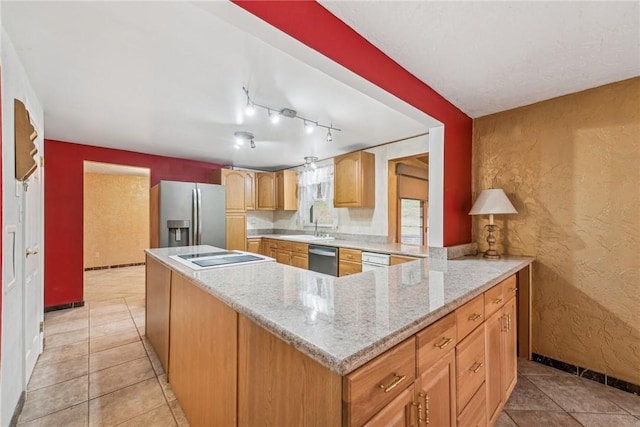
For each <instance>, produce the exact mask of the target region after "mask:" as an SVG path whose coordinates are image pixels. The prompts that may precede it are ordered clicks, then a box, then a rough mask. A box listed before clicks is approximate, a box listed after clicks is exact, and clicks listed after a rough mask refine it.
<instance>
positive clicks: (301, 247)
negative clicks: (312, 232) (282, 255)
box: [290, 242, 309, 256]
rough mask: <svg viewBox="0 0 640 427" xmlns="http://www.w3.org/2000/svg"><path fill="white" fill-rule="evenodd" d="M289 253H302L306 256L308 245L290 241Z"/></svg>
mask: <svg viewBox="0 0 640 427" xmlns="http://www.w3.org/2000/svg"><path fill="white" fill-rule="evenodd" d="M290 245H291V253H295V254H303V255H304V256H307V255H308V254H309V245H308V244H306V243H293V242H292V243H290Z"/></svg>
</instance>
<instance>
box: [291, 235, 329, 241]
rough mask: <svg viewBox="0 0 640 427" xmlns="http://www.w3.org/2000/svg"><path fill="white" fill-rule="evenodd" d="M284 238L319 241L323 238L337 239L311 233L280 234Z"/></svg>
mask: <svg viewBox="0 0 640 427" xmlns="http://www.w3.org/2000/svg"><path fill="white" fill-rule="evenodd" d="M279 237H281V238H283V239H290V240H300V241H301V242H317V241H321V240H335V239H336V238H335V237H332V236H313V235H311V234H285V235H283V236H279Z"/></svg>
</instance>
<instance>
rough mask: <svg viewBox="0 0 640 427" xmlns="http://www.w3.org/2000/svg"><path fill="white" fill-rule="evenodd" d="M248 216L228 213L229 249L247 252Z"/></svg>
mask: <svg viewBox="0 0 640 427" xmlns="http://www.w3.org/2000/svg"><path fill="white" fill-rule="evenodd" d="M246 244H247V214H245V213H227V249H228V250H233V249H237V250H240V251H244V250H246Z"/></svg>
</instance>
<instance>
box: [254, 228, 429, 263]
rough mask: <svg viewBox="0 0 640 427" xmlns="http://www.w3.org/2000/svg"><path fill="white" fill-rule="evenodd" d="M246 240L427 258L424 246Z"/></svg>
mask: <svg viewBox="0 0 640 427" xmlns="http://www.w3.org/2000/svg"><path fill="white" fill-rule="evenodd" d="M247 238H248V239H258V238H265V239H274V240H286V241H288V242H296V243H308V244H310V245H319V246H331V247H334V248H348V249H360V250H362V251H365V252H380V253H386V254H393V255H406V256H413V257H419V258H426V257H427V256H429V253H428V249H427V248H425V247H424V246H416V245H402V244H400V243H376V242H363V241H360V240H342V239H335V240H311V241H307V240H300V239H292V238H288V237H287V236H286V235H276V234H262V235H257V236H249V237H247Z"/></svg>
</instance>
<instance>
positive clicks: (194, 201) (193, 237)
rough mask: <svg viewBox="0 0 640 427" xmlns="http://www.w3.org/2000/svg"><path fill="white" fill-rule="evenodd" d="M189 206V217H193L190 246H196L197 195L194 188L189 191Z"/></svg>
mask: <svg viewBox="0 0 640 427" xmlns="http://www.w3.org/2000/svg"><path fill="white" fill-rule="evenodd" d="M191 204H192V205H193V206H192V209H191V212H192V213H191V215H192V216H193V221H191V222H192V224H193V230H192V231H191V244H192V245H197V244H198V193H197V191H196V189H195V188H194V189H193V190H191Z"/></svg>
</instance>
